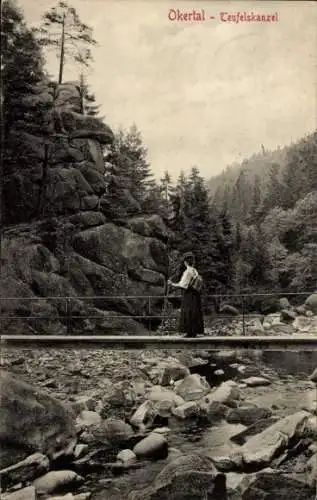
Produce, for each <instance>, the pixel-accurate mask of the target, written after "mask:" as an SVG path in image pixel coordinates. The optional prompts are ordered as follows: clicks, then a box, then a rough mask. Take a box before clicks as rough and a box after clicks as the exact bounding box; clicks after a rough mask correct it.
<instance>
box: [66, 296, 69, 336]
mask: <svg viewBox="0 0 317 500" xmlns="http://www.w3.org/2000/svg"><path fill="white" fill-rule="evenodd" d="M68 301H69V299H68V297H66V333H67V335H68V334H69V302H68Z"/></svg>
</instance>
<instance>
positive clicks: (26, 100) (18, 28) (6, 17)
mask: <svg viewBox="0 0 317 500" xmlns="http://www.w3.org/2000/svg"><path fill="white" fill-rule="evenodd" d="M1 36H2V44H1V50H2V61H1V62H2V88H1V90H2V92H3V94H2V99H3V117H2V118H3V119H2V120H1V121H2V123H1V127H2V140H3V144H2V146H3V150H2V155H3V156H2V160H3V178H2V195H3V200H2V201H3V207H2V209H3V210H4V208H5V212H6V214H5V220H6V221H7V222H16V221H17V220H26V219H27V218H28V216H29V214H28V211H27V210H26V209H25V206H24V207H22V206H21V208H20V204H21V196H20V194H19V190H20V189H23V186H22V184H23V175H22V170H23V169H24V168H30V166H31V165H33V164H35V163H38V158H37V157H36V156H37V155H36V156H35V157H34V147H32V144H30V140H29V139H28V138H27V134H26V133H31V134H34V135H37V134H42V133H43V130H45V129H46V128H47V125H48V123H47V121H48V120H47V116H48V111H49V108H50V105H51V104H50V102H49V101H48V102H47V103H46V102H43V101H41V100H39V99H38V98H37V97H38V95H39V94H40V92H41V90H42V89H41V85H42V84H43V82H45V75H44V69H43V67H44V63H43V58H42V53H41V49H40V47H39V45H38V44H37V42H36V40H35V38H34V35H33V33H32V31H31V30H29V29H28V28H27V26H26V23H25V21H24V17H23V14H22V11H21V10H20V9H19V8H18V7H17V5H16V4H15V3H14V2H13V1H12V0H5V1H4V2H3V6H2V18H1ZM24 201H26V200H24Z"/></svg>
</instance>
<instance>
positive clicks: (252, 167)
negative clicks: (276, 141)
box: [206, 134, 310, 196]
mask: <svg viewBox="0 0 317 500" xmlns="http://www.w3.org/2000/svg"><path fill="white" fill-rule="evenodd" d="M309 135H310V134H307V135H306V136H305V137H309ZM300 141H302V139H299V140H298V141H296V142H293V143H291V144H289V145H287V146H283V147H278V148H277V149H274V150H269V149H265V148H264V147H263V146H262V151H261V152H258V153H254V154H253V155H251V156H250V157H249V158H246V159H244V160H243V161H242V162H241V163H238V162H235V163H232V164H231V165H228V166H227V168H226V169H225V170H223V171H222V173H221V174H218V175H216V176H214V177H211V178H210V179H209V180H208V181H207V182H206V186H207V188H208V189H209V191H210V192H211V196H213V195H214V194H215V193H216V192H217V191H218V194H219V191H222V189H224V188H228V187H232V186H233V185H234V183H235V182H236V180H237V179H238V177H239V174H240V173H241V171H242V170H243V171H244V173H245V175H246V179H247V180H248V181H249V182H250V184H251V185H253V183H254V179H255V178H256V177H258V178H259V180H260V183H261V185H262V187H264V186H266V183H267V180H268V174H269V171H270V167H271V166H272V165H273V164H278V165H279V166H280V167H281V168H280V174H281V173H282V172H283V169H284V167H285V165H286V161H287V154H288V152H289V151H290V150H291V149H292V148H293V147H294V146H296V145H297V144H298V143H299V142H300Z"/></svg>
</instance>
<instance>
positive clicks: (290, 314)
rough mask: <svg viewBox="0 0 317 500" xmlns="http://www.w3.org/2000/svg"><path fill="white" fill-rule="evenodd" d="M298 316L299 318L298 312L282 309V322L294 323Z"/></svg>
mask: <svg viewBox="0 0 317 500" xmlns="http://www.w3.org/2000/svg"><path fill="white" fill-rule="evenodd" d="M296 316H297V314H296V312H295V311H292V310H291V309H282V311H281V320H282V321H294V319H295V318H296Z"/></svg>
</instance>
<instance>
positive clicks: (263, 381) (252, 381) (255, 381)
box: [242, 377, 272, 387]
mask: <svg viewBox="0 0 317 500" xmlns="http://www.w3.org/2000/svg"><path fill="white" fill-rule="evenodd" d="M242 383H244V384H246V385H247V386H248V387H259V386H263V385H270V384H271V383H272V382H271V380H269V379H268V378H265V377H249V378H245V379H243V380H242Z"/></svg>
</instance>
